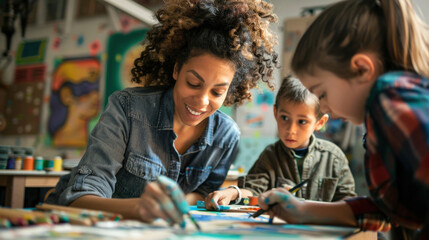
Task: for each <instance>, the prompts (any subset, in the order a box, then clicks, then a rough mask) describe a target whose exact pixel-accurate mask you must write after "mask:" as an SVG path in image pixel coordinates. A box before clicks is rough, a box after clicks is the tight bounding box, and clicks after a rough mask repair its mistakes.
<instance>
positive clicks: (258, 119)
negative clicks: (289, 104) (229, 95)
mask: <svg viewBox="0 0 429 240" xmlns="http://www.w3.org/2000/svg"><path fill="white" fill-rule="evenodd" d="M252 91H253V90H252ZM274 94H275V93H274V92H272V91H271V90H269V89H266V88H262V90H261V89H259V92H257V91H253V93H252V95H253V96H254V100H253V101H252V102H250V103H247V104H245V105H243V106H240V107H238V108H237V119H236V121H237V124H238V126H240V130H241V135H242V136H243V137H255V138H258V137H260V136H263V137H267V136H271V137H272V136H276V133H277V128H276V127H275V126H276V125H275V124H276V123H275V119H274V115H273V104H274V99H275V95H274Z"/></svg>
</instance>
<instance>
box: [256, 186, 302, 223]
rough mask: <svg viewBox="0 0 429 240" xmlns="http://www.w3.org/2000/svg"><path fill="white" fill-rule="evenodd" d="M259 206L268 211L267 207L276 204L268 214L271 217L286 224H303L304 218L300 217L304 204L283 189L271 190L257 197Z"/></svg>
mask: <svg viewBox="0 0 429 240" xmlns="http://www.w3.org/2000/svg"><path fill="white" fill-rule="evenodd" d="M258 201H259V206H260V207H261V208H262V209H268V207H269V205H271V204H276V205H275V206H273V207H272V208H271V210H270V211H268V213H269V214H270V216H271V217H273V216H276V217H279V218H280V219H283V220H285V221H286V222H288V223H292V224H296V223H303V222H304V218H303V217H305V216H303V215H302V212H303V207H304V205H305V203H304V202H302V201H299V200H298V199H297V198H296V197H294V196H293V195H292V194H291V193H290V192H289V191H288V190H286V189H285V188H273V189H272V190H270V191H268V192H265V193H262V194H261V195H259V199H258Z"/></svg>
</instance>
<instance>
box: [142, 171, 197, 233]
mask: <svg viewBox="0 0 429 240" xmlns="http://www.w3.org/2000/svg"><path fill="white" fill-rule="evenodd" d="M188 211H189V206H188V203H187V202H186V198H185V195H184V194H183V192H182V190H181V189H180V187H179V186H178V185H177V183H176V182H174V181H173V180H171V179H169V178H167V177H164V176H159V177H158V180H157V181H156V182H152V183H149V184H147V185H146V187H145V191H144V193H143V194H142V195H141V197H140V202H139V214H140V216H141V218H142V219H143V220H145V221H153V220H154V219H156V218H162V219H164V220H166V221H167V222H168V223H170V225H174V224H179V225H180V226H181V227H182V228H184V227H185V221H184V218H183V215H184V214H187V213H188Z"/></svg>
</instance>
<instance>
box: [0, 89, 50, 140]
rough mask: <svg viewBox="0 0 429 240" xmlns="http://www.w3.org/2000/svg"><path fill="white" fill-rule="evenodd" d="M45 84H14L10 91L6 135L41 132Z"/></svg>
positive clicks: (6, 113)
mask: <svg viewBox="0 0 429 240" xmlns="http://www.w3.org/2000/svg"><path fill="white" fill-rule="evenodd" d="M43 89H44V82H41V81H32V82H24V83H14V84H12V85H11V86H10V88H9V89H8V94H7V104H6V111H5V115H6V127H5V129H4V130H3V131H2V134H4V135H36V134H37V133H38V131H39V123H40V113H41V107H42V103H43Z"/></svg>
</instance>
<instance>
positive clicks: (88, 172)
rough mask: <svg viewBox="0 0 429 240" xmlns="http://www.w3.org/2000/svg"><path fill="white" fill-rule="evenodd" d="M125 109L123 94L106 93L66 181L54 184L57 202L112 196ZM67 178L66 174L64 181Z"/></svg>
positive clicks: (122, 148)
mask: <svg viewBox="0 0 429 240" xmlns="http://www.w3.org/2000/svg"><path fill="white" fill-rule="evenodd" d="M126 110H127V97H126V95H124V94H120V93H114V94H112V95H111V96H110V97H109V102H108V105H107V107H106V110H105V111H104V113H103V114H102V116H101V118H100V120H99V122H98V124H97V125H96V126H95V128H94V129H93V131H92V132H91V134H90V138H89V142H88V147H87V149H86V152H85V154H84V156H83V157H82V159H81V161H80V162H79V165H78V166H77V167H75V168H74V169H73V171H72V172H71V174H70V176H69V177H68V178H69V179H68V182H67V184H65V183H63V184H61V183H60V184H58V186H57V187H56V191H59V192H58V193H57V194H58V204H61V205H69V204H70V203H72V202H73V201H74V200H76V199H77V198H79V197H81V196H84V195H96V196H100V197H105V198H110V197H112V194H113V192H114V190H115V184H116V173H117V172H118V171H119V169H120V168H121V167H122V162H123V160H124V152H125V149H126V146H127V142H128V135H129V134H128V133H129V127H130V126H129V125H130V124H129V119H128V113H127V111H126ZM66 180H67V177H65V178H64V180H63V181H66ZM58 188H59V189H58ZM61 188H63V189H61Z"/></svg>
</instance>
